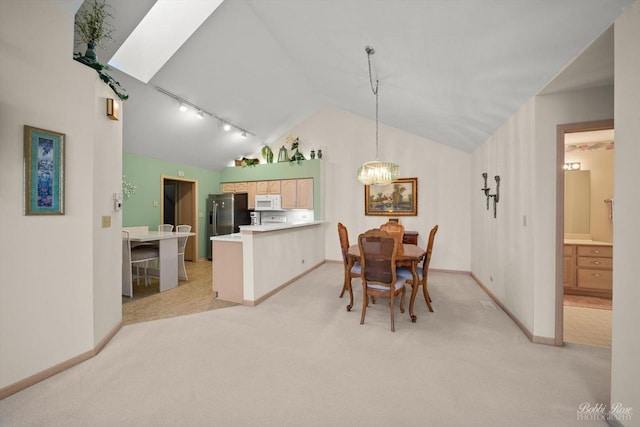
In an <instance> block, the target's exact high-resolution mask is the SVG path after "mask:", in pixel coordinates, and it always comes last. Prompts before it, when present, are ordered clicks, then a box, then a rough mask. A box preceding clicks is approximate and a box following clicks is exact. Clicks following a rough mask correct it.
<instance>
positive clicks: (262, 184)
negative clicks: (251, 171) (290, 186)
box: [256, 180, 280, 194]
mask: <svg viewBox="0 0 640 427" xmlns="http://www.w3.org/2000/svg"><path fill="white" fill-rule="evenodd" d="M257 184H258V186H257V189H256V194H280V181H279V180H277V181H257Z"/></svg>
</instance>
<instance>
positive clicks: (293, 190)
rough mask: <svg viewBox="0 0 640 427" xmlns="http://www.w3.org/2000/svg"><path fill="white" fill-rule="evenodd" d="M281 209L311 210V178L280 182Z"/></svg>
mask: <svg viewBox="0 0 640 427" xmlns="http://www.w3.org/2000/svg"><path fill="white" fill-rule="evenodd" d="M280 190H281V193H280V194H282V209H313V178H303V179H285V180H282V181H281V187H280Z"/></svg>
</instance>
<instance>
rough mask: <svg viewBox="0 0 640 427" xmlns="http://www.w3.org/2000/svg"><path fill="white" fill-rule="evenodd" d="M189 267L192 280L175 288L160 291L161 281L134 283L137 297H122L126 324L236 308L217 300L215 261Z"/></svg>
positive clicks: (194, 263)
mask: <svg viewBox="0 0 640 427" xmlns="http://www.w3.org/2000/svg"><path fill="white" fill-rule="evenodd" d="M185 267H186V270H187V277H188V278H189V280H188V281H185V280H180V281H179V282H178V287H177V288H175V289H170V290H168V291H164V292H160V290H159V286H158V280H157V279H151V284H150V286H145V285H144V282H143V281H141V282H140V285H139V286H138V285H137V284H136V283H135V282H134V285H133V296H134V297H133V298H128V297H122V302H123V304H122V322H123V323H124V324H125V325H128V324H131V323H137V322H146V321H149V320H157V319H163V318H166V317H174V316H182V315H185V314H192V313H198V312H201V311H208V310H215V309H218V308H227V307H232V306H234V305H236V304H235V303H232V302H226V301H222V300H218V299H216V298H215V297H214V295H213V289H212V287H211V261H208V260H201V261H199V262H186V263H185Z"/></svg>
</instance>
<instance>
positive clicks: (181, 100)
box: [155, 86, 256, 138]
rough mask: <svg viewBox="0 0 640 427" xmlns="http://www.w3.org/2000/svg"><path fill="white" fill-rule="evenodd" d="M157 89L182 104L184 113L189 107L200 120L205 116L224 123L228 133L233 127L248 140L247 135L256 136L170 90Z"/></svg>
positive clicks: (181, 107)
mask: <svg viewBox="0 0 640 427" xmlns="http://www.w3.org/2000/svg"><path fill="white" fill-rule="evenodd" d="M155 89H156V90H157V91H158V92H160V93H163V94H165V95H167V96H168V97H170V98H173V99H175V100H176V101H177V102H178V103H179V104H180V106H179V107H178V108H179V110H180V111H182V112H184V111H187V107H191V108H193V109H194V110H196V111H197V113H196V117H198V118H199V119H204V116H205V114H206V115H207V116H210V117H213V118H214V119H216V120H218V121H219V122H220V123H222V124H223V125H224V130H225V131H227V132H228V131H230V130H231V128H232V127H233V128H235V129H237V130H238V131H240V132H241V134H243V138H246V137H247V135H253V136H256V135H255V134H254V133H252V132H249V131H248V130H245V129H242V128H241V127H240V126H236V125H235V124H233V123H230V122H229V121H227V120H224V119H223V118H221V117H219V116H218V115H216V114H215V113H211V112H209V111H207V110H205V109H204V108H202V107H200V106H198V105H196V104H194V103H192V102H189V101H187V100H186V99H184V98H181V97H179V96H178V95H175V94H173V93H171V92H169V91H168V90H164V89H162V88H161V87H158V86H156V87H155Z"/></svg>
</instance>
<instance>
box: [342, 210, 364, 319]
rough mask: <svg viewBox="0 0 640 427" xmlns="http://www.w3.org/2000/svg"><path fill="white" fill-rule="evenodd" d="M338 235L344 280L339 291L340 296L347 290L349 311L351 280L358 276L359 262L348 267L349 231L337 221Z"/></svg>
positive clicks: (351, 305)
mask: <svg viewBox="0 0 640 427" xmlns="http://www.w3.org/2000/svg"><path fill="white" fill-rule="evenodd" d="M338 237H339V238H340V250H341V251H342V262H343V264H344V280H343V282H342V291H341V292H340V298H342V296H343V295H344V292H345V291H349V305H347V311H351V309H352V308H353V289H352V287H351V280H352V279H354V278H358V277H360V272H361V266H360V263H359V262H355V263H354V264H353V266H351V268H349V259H348V256H347V252H348V251H349V233H348V232H347V227H345V226H344V225H343V224H342V223H341V222H339V223H338Z"/></svg>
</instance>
